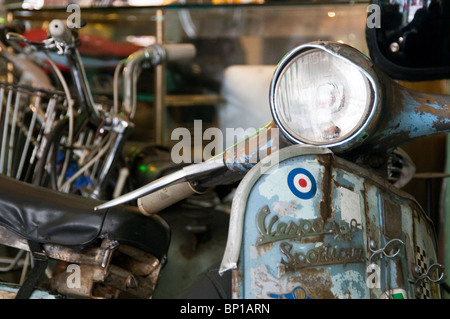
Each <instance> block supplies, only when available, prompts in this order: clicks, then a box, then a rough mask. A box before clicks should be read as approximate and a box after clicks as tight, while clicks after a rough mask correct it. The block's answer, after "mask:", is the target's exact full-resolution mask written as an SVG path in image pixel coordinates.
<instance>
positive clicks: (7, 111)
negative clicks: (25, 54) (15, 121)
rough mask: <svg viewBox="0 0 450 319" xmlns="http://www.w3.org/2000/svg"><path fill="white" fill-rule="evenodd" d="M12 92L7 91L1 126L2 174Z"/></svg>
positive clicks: (0, 158)
mask: <svg viewBox="0 0 450 319" xmlns="http://www.w3.org/2000/svg"><path fill="white" fill-rule="evenodd" d="M12 93H13V92H12V91H11V90H10V91H8V100H7V102H6V111H5V123H4V126H3V136H2V150H1V154H0V169H1V172H2V173H3V174H5V170H4V165H5V156H6V139H7V138H8V126H9V107H10V105H11V99H12Z"/></svg>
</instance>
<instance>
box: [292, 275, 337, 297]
mask: <svg viewBox="0 0 450 319" xmlns="http://www.w3.org/2000/svg"><path fill="white" fill-rule="evenodd" d="M289 281H291V282H295V283H298V286H300V287H302V288H303V289H305V291H306V293H307V295H308V296H309V297H311V298H312V299H336V296H335V295H333V293H332V292H331V287H332V286H333V282H332V281H331V277H330V274H329V272H328V271H326V270H325V269H316V268H311V269H305V270H302V271H301V272H300V273H299V274H298V276H292V277H291V279H290V280H289Z"/></svg>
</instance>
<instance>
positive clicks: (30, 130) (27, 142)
mask: <svg viewBox="0 0 450 319" xmlns="http://www.w3.org/2000/svg"><path fill="white" fill-rule="evenodd" d="M40 103H41V97H40V96H37V97H36V100H35V102H34V106H32V107H33V116H32V117H31V122H30V125H29V127H28V133H27V138H26V140H25V145H24V147H23V150H22V156H21V158H20V163H19V167H18V168H17V173H16V179H20V175H21V174H22V170H23V165H24V164H25V159H26V157H27V153H28V149H29V147H30V141H31V138H32V135H33V131H34V126H35V124H36V118H37V108H38V107H39V105H40Z"/></svg>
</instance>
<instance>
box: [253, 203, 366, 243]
mask: <svg viewBox="0 0 450 319" xmlns="http://www.w3.org/2000/svg"><path fill="white" fill-rule="evenodd" d="M269 214H270V211H269V208H268V207H267V206H265V207H263V209H261V210H260V211H259V212H258V214H257V216H256V221H257V225H256V226H257V228H258V231H259V233H260V234H261V236H260V237H259V238H258V240H257V241H256V246H260V245H263V244H267V243H272V242H276V241H280V240H286V239H293V240H296V241H299V242H300V241H301V240H302V239H303V238H305V237H314V236H321V235H333V237H334V238H335V239H340V240H343V241H351V240H352V237H351V233H353V232H356V231H358V226H359V224H358V223H357V221H356V220H355V219H352V220H351V221H350V225H348V224H347V223H346V222H344V221H342V220H341V221H339V222H337V221H334V220H332V221H329V222H324V221H323V219H321V218H316V219H314V220H312V221H311V220H307V219H298V220H297V221H295V220H291V221H289V222H288V223H286V222H283V221H281V220H279V218H278V216H276V215H275V216H272V218H270V219H269V222H268V223H267V222H266V219H267V217H268V216H269ZM266 225H267V226H266Z"/></svg>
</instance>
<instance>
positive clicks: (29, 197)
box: [0, 175, 170, 259]
mask: <svg viewBox="0 0 450 319" xmlns="http://www.w3.org/2000/svg"><path fill="white" fill-rule="evenodd" d="M100 203H101V202H100V201H97V200H94V199H89V198H83V197H80V196H77V195H73V194H65V193H60V192H56V191H53V190H50V189H47V188H43V187H36V186H32V185H30V184H26V183H24V182H21V181H17V180H15V179H12V178H9V177H6V176H3V175H0V225H2V226H4V227H6V228H7V229H8V230H11V231H13V232H14V233H16V234H17V235H19V236H21V237H23V238H25V239H27V240H28V241H32V242H36V243H40V244H49V243H51V244H56V245H63V246H69V247H74V248H77V247H79V248H82V247H85V246H87V245H89V244H90V243H92V242H93V241H94V240H96V239H97V238H102V237H104V236H106V235H107V236H108V238H110V239H112V240H117V241H118V242H119V243H121V244H127V245H131V246H134V247H136V248H139V249H142V250H143V251H146V252H148V253H150V254H152V255H154V256H155V257H156V258H158V259H161V258H163V257H164V256H165V255H166V253H167V249H168V246H169V243H170V230H169V226H168V225H167V223H166V222H165V221H164V220H163V219H162V218H161V217H159V216H158V215H155V216H150V217H149V216H144V215H142V214H141V213H140V212H139V210H138V209H137V208H136V207H131V206H125V205H121V206H116V207H113V208H109V209H105V210H99V211H95V210H94V207H95V206H97V205H99V204H100Z"/></svg>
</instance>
